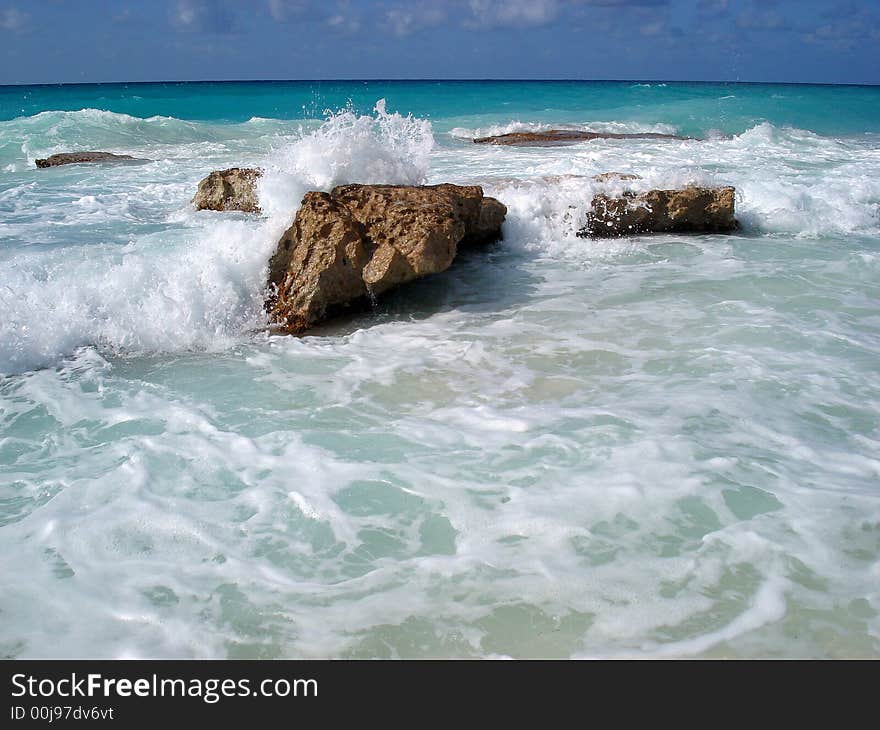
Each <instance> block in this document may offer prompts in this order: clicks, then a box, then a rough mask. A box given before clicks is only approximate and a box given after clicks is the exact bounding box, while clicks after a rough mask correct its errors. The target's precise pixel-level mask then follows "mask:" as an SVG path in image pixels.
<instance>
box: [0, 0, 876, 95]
mask: <svg viewBox="0 0 880 730" xmlns="http://www.w3.org/2000/svg"><path fill="white" fill-rule="evenodd" d="M0 48H2V59H3V63H2V65H0V84H13V83H54V82H62V81H64V82H77V81H79V82H95V81H151V80H195V79H330V78H345V79H349V78H535V79H541V78H560V79H562V78H579V79H682V80H699V81H702V80H725V81H798V82H824V83H873V84H877V83H880V0H861V1H860V2H859V1H856V0H691V1H688V2H685V1H684V0H409V1H406V0H383V1H381V2H366V1H359V0H323V1H322V2H320V1H312V0H150V1H149V2H135V1H134V0H131V1H128V2H126V0H118V1H116V2H111V1H110V0H0Z"/></svg>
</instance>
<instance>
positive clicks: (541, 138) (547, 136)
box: [474, 129, 693, 147]
mask: <svg viewBox="0 0 880 730" xmlns="http://www.w3.org/2000/svg"><path fill="white" fill-rule="evenodd" d="M594 139H680V140H685V139H693V138H692V137H679V136H677V135H675V134H659V133H656V132H644V133H639V134H616V133H613V132H583V131H580V130H576V129H549V130H547V131H545V132H509V133H508V134H497V135H494V136H492V137H477V138H476V139H474V144H494V145H510V146H516V147H554V146H556V145H566V144H577V143H578V142H589V141H590V140H594Z"/></svg>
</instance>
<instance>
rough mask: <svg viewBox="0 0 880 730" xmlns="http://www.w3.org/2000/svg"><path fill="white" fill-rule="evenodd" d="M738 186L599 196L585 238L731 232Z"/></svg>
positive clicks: (585, 228)
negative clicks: (637, 234) (639, 234)
mask: <svg viewBox="0 0 880 730" xmlns="http://www.w3.org/2000/svg"><path fill="white" fill-rule="evenodd" d="M734 192H735V191H734V188H732V187H723V188H698V187H688V188H684V189H682V190H649V191H648V192H646V193H639V194H636V193H624V195H623V196H622V197H618V198H613V197H609V196H607V195H596V196H595V197H594V198H593V203H592V208H591V210H590V212H589V213H588V214H587V225H586V226H585V227H584V228H583V229H581V230H580V231H578V235H579V236H582V237H586V236H590V237H593V238H599V237H605V236H626V235H630V234H635V233H648V232H657V233H661V232H662V233H673V232H674V233H678V232H706V231H731V230H734V229H735V228H736V225H737V224H736V219H735V218H734Z"/></svg>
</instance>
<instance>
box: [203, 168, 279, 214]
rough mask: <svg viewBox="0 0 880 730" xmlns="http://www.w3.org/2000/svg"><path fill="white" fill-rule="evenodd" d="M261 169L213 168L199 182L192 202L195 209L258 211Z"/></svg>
mask: <svg viewBox="0 0 880 730" xmlns="http://www.w3.org/2000/svg"><path fill="white" fill-rule="evenodd" d="M262 174H263V171H262V170H258V169H255V168H250V167H231V168H229V169H228V170H214V172H212V173H211V174H210V175H208V176H207V177H206V178H204V179H203V180H202V181H201V182H200V183H199V187H198V190H197V191H196V194H195V197H194V198H193V200H192V202H193V204H194V205H195V206H196V210H240V211H244V212H245V213H259V212H260V205H259V201H258V199H257V179H258V178H259V177H260V176H261V175H262Z"/></svg>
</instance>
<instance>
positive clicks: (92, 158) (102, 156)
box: [37, 152, 146, 167]
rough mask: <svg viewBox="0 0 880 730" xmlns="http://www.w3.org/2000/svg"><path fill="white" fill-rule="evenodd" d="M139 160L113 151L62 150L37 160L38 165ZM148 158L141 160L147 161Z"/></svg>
mask: <svg viewBox="0 0 880 730" xmlns="http://www.w3.org/2000/svg"><path fill="white" fill-rule="evenodd" d="M125 160H137V158H136V157H132V156H131V155H114V154H113V153H112V152H60V153H58V154H57V155H51V156H50V157H46V158H44V159H42V160H37V167H58V166H59V165H72V164H74V163H78V162H120V161H125ZM145 161H146V160H141V162H145Z"/></svg>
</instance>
